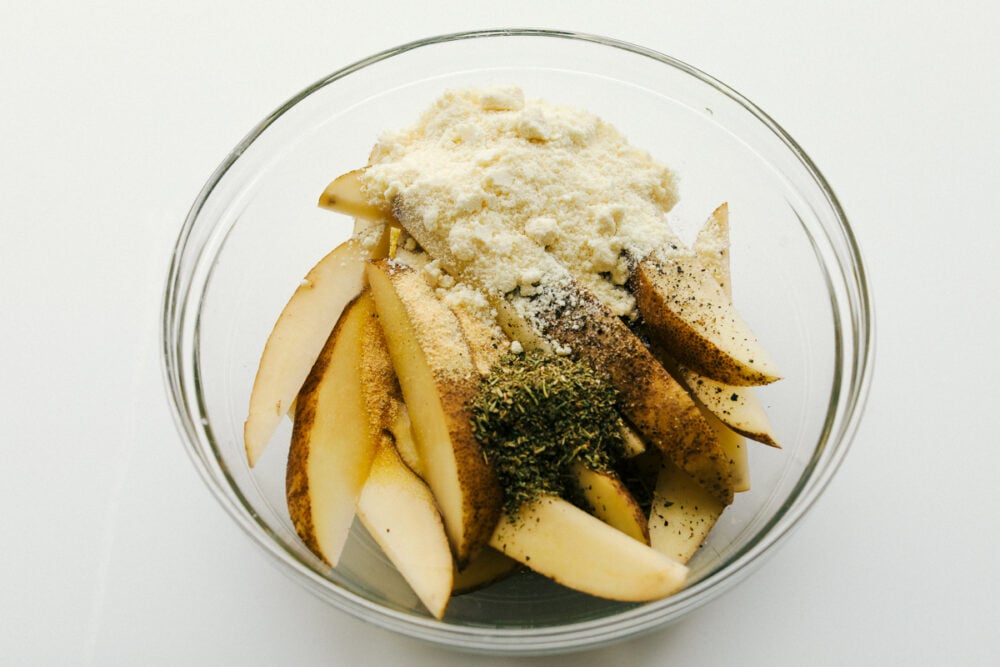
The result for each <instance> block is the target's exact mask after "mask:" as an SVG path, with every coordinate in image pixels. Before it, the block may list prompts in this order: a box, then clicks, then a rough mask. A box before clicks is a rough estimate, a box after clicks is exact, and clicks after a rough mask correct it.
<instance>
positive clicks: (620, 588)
mask: <svg viewBox="0 0 1000 667" xmlns="http://www.w3.org/2000/svg"><path fill="white" fill-rule="evenodd" d="M490 545H491V546H492V547H493V548H495V549H497V550H498V551H501V552H503V553H505V554H507V555H508V556H510V557H511V558H514V559H515V560H517V561H519V562H521V563H522V564H524V565H526V566H527V567H529V568H531V569H532V570H534V571H535V572H538V573H539V574H542V575H545V576H546V577H549V578H550V579H552V580H554V581H556V582H558V583H560V584H562V585H564V586H568V587H569V588H573V589H575V590H578V591H582V592H584V593H589V594H591V595H596V596H598V597H602V598H608V599H611V600H622V601H628V602H641V601H645V600H656V599H659V598H663V597H666V596H667V595H670V594H671V593H674V592H675V591H677V590H678V589H680V588H681V587H682V586H683V585H684V581H685V578H686V577H687V568H686V567H685V566H684V565H682V564H681V563H678V562H677V561H675V560H673V559H671V558H668V557H667V556H664V555H663V554H661V553H659V552H657V551H655V550H654V549H652V548H650V547H648V546H646V545H645V544H642V543H641V542H639V541H637V540H634V539H632V538H631V537H629V536H628V535H626V534H624V533H622V532H621V531H619V530H617V529H615V528H612V527H611V526H609V525H607V524H606V523H604V522H603V521H601V520H600V519H598V518H596V517H594V516H591V515H590V514H588V513H587V512H584V511H583V510H581V509H579V508H578V507H575V506H574V505H572V504H570V503H568V502H566V501H565V500H562V499H560V498H557V497H555V496H544V497H542V498H540V499H538V500H536V501H534V502H532V503H530V504H528V505H525V506H524V507H522V508H521V510H520V512H519V513H518V515H517V516H516V517H513V518H511V517H507V516H506V515H504V516H503V518H501V519H500V523H499V524H498V525H497V529H496V532H495V533H494V534H493V537H492V538H491V540H490Z"/></svg>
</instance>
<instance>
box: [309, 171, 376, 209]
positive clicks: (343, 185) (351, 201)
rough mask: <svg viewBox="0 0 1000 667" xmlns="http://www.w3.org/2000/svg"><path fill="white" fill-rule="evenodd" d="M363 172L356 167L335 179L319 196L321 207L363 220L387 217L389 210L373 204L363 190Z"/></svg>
mask: <svg viewBox="0 0 1000 667" xmlns="http://www.w3.org/2000/svg"><path fill="white" fill-rule="evenodd" d="M361 172H362V170H361V169H355V170H353V171H349V172H347V173H346V174H341V175H340V176H338V177H337V178H335V179H333V180H332V181H331V182H330V184H329V185H327V186H326V188H325V189H324V190H323V194H321V195H320V196H319V202H318V205H319V207H320V208H325V209H329V210H331V211H336V212H338V213H343V214H345V215H349V216H351V217H354V218H361V219H362V220H379V219H381V218H384V217H386V216H387V214H389V212H388V211H383V210H381V209H379V208H378V207H376V206H372V205H371V204H370V203H368V199H367V198H366V197H365V196H364V194H363V193H362V192H361V180H360V179H359V176H360V175H361Z"/></svg>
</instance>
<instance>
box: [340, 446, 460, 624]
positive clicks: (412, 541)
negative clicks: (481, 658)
mask: <svg viewBox="0 0 1000 667" xmlns="http://www.w3.org/2000/svg"><path fill="white" fill-rule="evenodd" d="M357 511H358V518H359V519H361V522H362V524H363V525H364V526H365V528H366V529H367V530H368V532H369V534H370V535H371V536H372V538H373V539H374V540H375V542H376V543H378V545H379V547H381V548H382V551H383V552H384V553H385V555H386V556H388V558H389V560H390V561H392V564H393V565H395V566H396V569H397V570H399V573H400V574H402V575H403V578H404V579H406V582H407V583H408V584H409V585H410V587H411V588H412V589H413V591H414V592H415V593H416V594H417V597H419V598H420V601H421V602H422V603H423V604H424V606H425V607H427V610H428V611H430V612H431V614H433V615H434V617H435V618H441V617H442V616H444V612H445V609H446V608H447V606H448V600H449V599H451V591H452V583H453V581H454V577H453V570H454V567H453V564H452V556H451V546H450V545H449V543H448V536H447V534H446V533H445V529H444V523H443V522H442V520H441V514H440V513H439V512H438V508H437V504H436V502H435V500H434V495H433V494H432V493H431V491H430V489H429V488H427V485H426V484H424V482H423V481H421V480H420V478H418V477H417V476H416V474H414V472H413V471H412V470H410V469H409V467H407V466H406V464H405V463H403V461H402V459H400V458H399V455H398V454H397V453H396V450H395V448H394V447H393V445H392V439H391V438H390V437H388V436H383V438H382V442H381V444H380V446H379V449H378V452H377V454H376V455H375V460H374V461H373V462H372V466H371V472H370V473H369V475H368V480H367V481H366V482H365V486H364V490H363V491H362V493H361V498H360V500H359V501H358V510H357Z"/></svg>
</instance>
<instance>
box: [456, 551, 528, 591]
mask: <svg viewBox="0 0 1000 667" xmlns="http://www.w3.org/2000/svg"><path fill="white" fill-rule="evenodd" d="M520 569H521V564H520V563H518V562H517V561H516V560H514V559H513V558H511V557H510V556H506V555H504V554H502V553H500V552H499V551H497V550H496V549H494V548H493V547H491V546H486V547H483V550H482V551H480V552H479V555H477V556H476V557H475V558H473V559H472V562H470V563H469V564H468V565H466V566H465V568H464V569H461V570H459V569H458V568H456V569H455V573H454V578H455V581H454V584H453V585H452V591H451V594H452V595H464V594H465V593H472V592H474V591H478V590H480V589H482V588H485V587H487V586H489V585H490V584H495V583H496V582H498V581H500V580H501V579H505V578H507V577H509V576H510V575H512V574H514V573H515V572H517V571H518V570H520Z"/></svg>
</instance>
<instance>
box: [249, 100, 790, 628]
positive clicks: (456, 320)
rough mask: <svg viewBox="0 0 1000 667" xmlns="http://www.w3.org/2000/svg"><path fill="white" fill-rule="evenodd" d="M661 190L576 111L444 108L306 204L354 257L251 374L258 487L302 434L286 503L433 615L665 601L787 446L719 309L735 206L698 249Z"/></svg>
mask: <svg viewBox="0 0 1000 667" xmlns="http://www.w3.org/2000/svg"><path fill="white" fill-rule="evenodd" d="M677 198H678V197H677V186H676V182H675V178H674V174H673V173H672V172H671V171H670V170H669V169H668V168H666V167H665V166H662V165H661V164H660V163H658V162H657V161H655V160H653V159H652V157H650V156H649V155H648V154H646V153H645V152H643V151H641V150H639V149H637V148H634V147H632V146H630V145H629V144H628V143H627V142H626V141H625V139H624V138H623V137H622V136H621V135H620V134H619V133H618V131H617V130H616V129H615V128H613V127H612V126H610V125H609V124H607V123H605V122H603V121H602V120H601V119H600V118H598V117H596V116H594V115H593V114H590V113H588V112H585V111H582V110H578V109H572V108H566V107H560V106H556V105H552V104H549V103H546V102H543V101H541V100H528V99H525V98H524V95H523V94H522V92H521V90H520V89H519V88H517V87H514V86H502V87H490V88H476V89H471V88H469V89H458V90H451V91H448V92H446V93H445V94H444V95H443V96H442V97H441V98H440V99H439V100H438V101H437V102H436V103H435V104H434V105H432V107H431V108H430V109H429V110H428V111H426V112H425V113H424V114H423V115H422V116H421V117H420V119H419V121H418V122H417V123H416V124H415V125H413V126H411V127H408V128H404V129H402V130H399V131H392V132H387V133H386V134H384V135H383V136H382V137H381V138H380V139H379V140H378V142H377V144H376V146H375V148H374V149H373V151H372V153H371V156H370V159H369V164H368V165H366V166H365V167H364V168H362V169H359V170H356V171H352V172H349V173H347V174H344V175H342V176H341V177H338V178H337V179H335V180H334V181H333V182H332V183H331V184H330V185H329V186H328V187H327V188H326V190H325V191H324V192H323V193H322V195H321V196H320V205H321V206H323V207H325V208H329V209H331V210H333V211H337V212H339V213H343V214H347V215H348V216H350V217H352V218H354V235H353V236H352V238H351V239H350V240H348V241H347V242H345V243H344V244H343V245H341V246H339V247H338V248H336V249H334V250H333V251H332V252H331V253H330V254H329V255H327V256H326V257H325V258H324V259H323V260H321V261H320V262H319V263H318V264H317V265H316V267H314V268H313V269H312V271H310V272H309V273H308V274H307V275H306V277H305V279H304V280H303V281H302V284H301V285H300V286H299V287H298V289H297V290H296V292H295V294H294V295H293V296H292V298H291V299H290V300H289V302H288V304H287V305H286V307H285V309H284V310H283V311H282V313H281V315H280V316H279V318H278V321H277V323H276V325H275V327H274V330H273V331H272V334H271V336H270V337H269V339H268V342H267V344H266V346H265V349H264V352H263V354H262V356H261V361H260V367H259V370H258V373H257V377H256V379H255V382H254V387H253V391H252V395H251V401H250V410H249V414H248V417H247V420H246V424H245V432H244V439H245V445H246V451H247V456H248V460H249V462H250V464H251V465H254V464H255V463H256V462H257V460H258V459H259V458H260V456H261V454H262V453H263V451H264V448H265V447H266V445H267V443H268V441H269V440H270V438H271V436H272V433H273V431H274V429H275V427H276V426H277V424H278V423H279V422H280V420H281V419H282V418H283V417H284V416H285V415H286V414H291V415H292V416H293V423H294V426H293V429H292V436H291V445H290V450H289V457H288V464H287V476H286V495H287V501H288V507H289V514H290V516H291V518H292V521H293V523H294V525H295V528H296V532H297V533H298V534H299V536H300V537H301V539H302V540H303V542H304V543H305V544H306V546H307V547H308V548H309V549H310V550H311V551H313V553H315V554H316V555H317V556H319V557H320V558H322V559H323V560H324V561H326V562H327V563H329V564H330V565H334V566H335V565H336V564H337V561H338V559H339V557H340V554H341V552H342V550H343V548H344V545H345V543H346V541H347V538H348V533H349V530H350V527H351V524H352V522H353V520H354V518H355V516H357V517H358V518H359V519H360V520H361V522H362V523H363V525H364V526H365V527H366V528H367V530H368V532H369V533H370V534H371V536H372V537H373V538H374V540H375V541H376V542H377V543H378V544H379V546H380V547H381V548H382V549H383V551H384V552H385V553H386V555H387V557H388V558H389V559H390V560H391V561H392V562H393V563H394V564H395V565H396V566H397V568H398V569H399V571H400V573H401V574H402V575H403V577H404V578H405V579H406V580H407V582H408V583H409V584H410V585H411V587H412V588H413V589H414V591H415V592H416V593H417V595H418V597H419V598H420V600H421V601H422V602H423V604H424V606H425V607H426V608H427V609H428V611H429V612H430V613H431V614H432V615H434V616H435V617H438V618H440V617H442V616H443V614H444V613H445V610H446V608H447V604H448V601H449V600H450V598H451V596H452V595H453V594H457V593H460V592H462V591H466V590H471V589H475V588H478V587H480V586H483V585H488V584H489V583H490V582H491V581H494V580H496V579H497V578H499V577H503V576H505V575H507V574H509V573H511V572H513V571H515V570H516V569H517V568H519V567H526V568H529V569H531V570H534V571H535V572H538V573H540V574H542V575H545V576H547V577H549V578H551V579H553V580H555V581H557V582H559V583H561V584H564V585H566V586H568V587H570V588H573V589H576V590H579V591H582V592H585V593H589V594H592V595H596V596H599V597H605V598H610V599H615V600H623V601H644V600H652V599H658V598H662V597H665V596H668V595H670V594H672V593H674V592H676V591H677V590H679V589H680V588H682V587H683V586H684V584H685V579H686V575H687V568H686V566H685V563H686V562H687V560H689V559H690V558H691V556H692V555H693V554H694V552H695V551H696V550H697V548H698V546H699V545H700V544H701V543H702V541H703V540H704V538H705V537H706V535H707V534H708V532H709V530H711V528H712V526H713V525H714V523H715V522H716V520H717V519H718V517H719V516H720V514H721V513H722V512H723V511H724V509H725V508H726V507H727V506H728V505H729V504H730V503H732V501H733V498H734V494H736V493H739V492H742V491H745V490H747V489H748V488H749V471H748V469H747V457H746V444H745V440H744V436H745V437H748V438H751V439H754V440H758V441H760V442H763V443H764V444H767V445H772V446H776V445H777V438H776V437H775V435H774V433H773V431H772V429H771V427H770V425H769V423H768V420H767V416H766V414H765V413H764V410H763V408H762V406H761V404H760V403H759V402H758V401H756V399H755V397H754V394H753V390H752V387H753V386H756V385H763V384H768V383H771V382H774V381H776V380H778V379H779V373H778V371H777V369H776V366H775V364H774V362H772V361H771V360H770V357H769V356H768V354H767V352H766V351H765V349H764V347H763V346H762V345H761V344H760V342H759V341H758V340H757V338H756V337H755V336H754V334H753V333H752V332H751V331H750V328H749V326H748V325H747V324H746V323H745V322H744V321H743V319H742V318H741V317H740V316H739V315H738V313H737V312H736V309H735V308H734V306H733V303H732V292H731V286H730V274H729V260H728V256H729V244H728V224H729V223H728V215H729V211H728V206H727V205H725V204H723V205H721V206H719V208H717V209H716V210H715V211H713V212H712V213H711V215H710V216H709V217H708V221H707V222H706V223H705V225H704V226H703V227H702V228H701V230H700V232H699V233H698V235H697V236H696V237H695V239H694V240H693V242H692V243H691V244H690V247H688V245H687V244H685V243H684V242H683V241H682V240H681V238H680V237H679V236H678V235H677V233H676V232H675V231H674V229H673V227H672V226H671V225H670V224H669V222H668V220H667V214H668V212H669V211H670V210H671V208H672V207H673V206H674V204H675V203H676V201H677Z"/></svg>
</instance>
